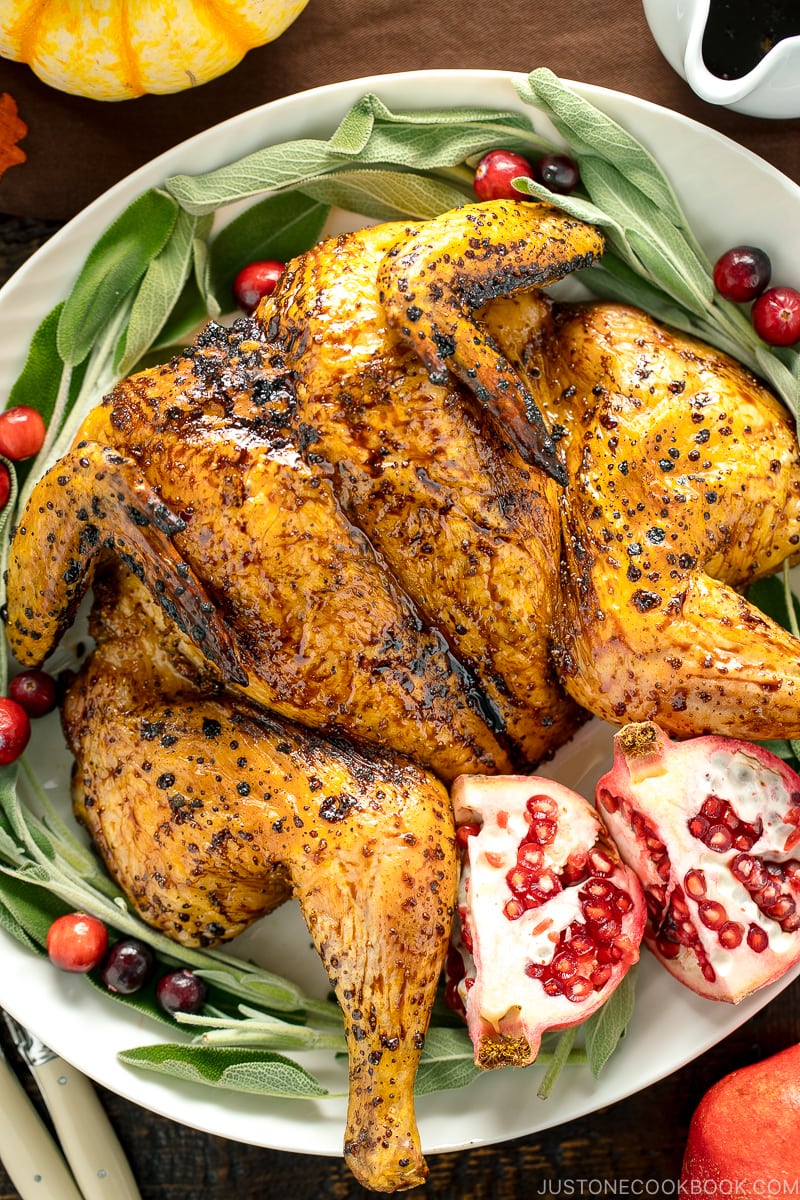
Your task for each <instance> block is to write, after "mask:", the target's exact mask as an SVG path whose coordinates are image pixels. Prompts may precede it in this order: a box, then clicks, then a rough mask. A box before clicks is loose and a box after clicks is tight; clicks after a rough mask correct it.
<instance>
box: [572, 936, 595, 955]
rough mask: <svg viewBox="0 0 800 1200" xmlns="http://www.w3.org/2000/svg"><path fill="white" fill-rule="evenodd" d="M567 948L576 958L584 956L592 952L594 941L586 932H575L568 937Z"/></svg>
mask: <svg viewBox="0 0 800 1200" xmlns="http://www.w3.org/2000/svg"><path fill="white" fill-rule="evenodd" d="M569 948H570V950H571V951H572V953H573V954H575V955H577V957H578V958H586V957H587V955H589V954H594V942H593V941H592V939H591V938H590V937H589V935H588V933H576V934H575V936H574V937H573V938H571V939H570V943H569Z"/></svg>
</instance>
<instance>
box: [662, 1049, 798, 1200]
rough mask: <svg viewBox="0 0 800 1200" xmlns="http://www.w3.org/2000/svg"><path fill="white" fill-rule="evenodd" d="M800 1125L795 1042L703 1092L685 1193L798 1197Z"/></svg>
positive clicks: (745, 1198) (746, 1199) (746, 1198)
mask: <svg viewBox="0 0 800 1200" xmlns="http://www.w3.org/2000/svg"><path fill="white" fill-rule="evenodd" d="M798 1130H800V1046H792V1047H790V1049H788V1050H782V1051H781V1052H780V1053H779V1054H774V1055H773V1056H772V1057H771V1058H767V1059H765V1060H764V1061H763V1062H758V1063H754V1064H753V1065H752V1066H749V1067H741V1068H740V1069H739V1070H738V1071H732V1072H731V1074H730V1075H726V1076H725V1078H724V1079H720V1081H719V1082H718V1083H715V1084H714V1086H713V1087H712V1088H710V1089H709V1090H708V1091H707V1092H706V1094H705V1096H704V1097H703V1099H702V1100H701V1101H700V1104H699V1105H698V1107H697V1109H696V1111H695V1113H694V1115H693V1117H692V1120H691V1124H690V1126H689V1139H688V1142H687V1146H686V1153H685V1155H684V1159H683V1170H682V1173H681V1184H682V1185H683V1190H682V1191H681V1195H684V1194H685V1195H687V1196H692V1195H703V1196H707V1195H722V1194H725V1195H728V1196H738V1197H741V1198H742V1200H755V1197H759V1198H761V1197H764V1196H783V1195H786V1196H788V1195H795V1194H796V1191H795V1190H794V1189H796V1188H797V1183H798V1180H800V1138H799V1137H798ZM713 1184H718V1185H719V1186H718V1187H717V1188H713V1187H712V1185H713ZM700 1185H707V1186H702V1187H701V1186H700ZM782 1185H784V1186H782ZM723 1188H724V1189H725V1191H724V1193H723Z"/></svg>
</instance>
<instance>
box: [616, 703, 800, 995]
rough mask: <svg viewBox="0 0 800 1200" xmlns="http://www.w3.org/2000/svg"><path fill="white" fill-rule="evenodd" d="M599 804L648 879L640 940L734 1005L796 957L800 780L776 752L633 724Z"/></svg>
mask: <svg viewBox="0 0 800 1200" xmlns="http://www.w3.org/2000/svg"><path fill="white" fill-rule="evenodd" d="M597 806H598V809H599V810H600V812H601V813H602V814H603V817H604V819H605V821H606V824H607V825H608V828H609V831H610V833H611V836H612V837H613V838H614V840H615V842H616V843H617V846H618V847H619V851H620V854H621V855H622V857H623V858H624V860H625V861H626V862H627V863H628V865H629V866H631V867H632V868H633V870H634V871H636V873H637V874H638V876H639V878H640V879H641V881H642V884H643V886H644V890H645V896H646V899H647V910H648V919H647V926H646V928H645V942H646V944H647V946H648V947H649V948H650V950H652V952H653V953H654V954H655V955H656V957H657V958H658V959H660V961H661V962H662V963H663V964H664V966H665V967H666V968H667V970H668V971H670V972H671V973H672V974H673V975H674V976H675V977H676V979H679V980H680V981H681V983H684V984H686V985H687V987H690V988H692V989H693V991H695V992H698V993H699V994H700V995H701V996H708V997H709V998H710V999H712V1000H727V1001H730V1002H732V1003H736V1002H738V1001H739V1000H742V999H744V997H745V996H748V995H750V994H751V993H752V992H754V991H756V990H757V989H758V988H761V987H763V986H764V985H765V984H767V983H771V982H772V981H773V980H775V979H777V978H779V976H781V975H782V974H783V973H784V972H785V971H786V970H788V968H789V967H791V966H793V964H794V963H796V962H797V961H798V960H799V959H800V910H799V909H798V905H800V857H798V853H800V845H798V843H800V777H798V776H797V775H796V774H795V773H794V772H793V771H791V770H790V769H789V768H788V767H787V766H786V764H785V763H784V762H782V761H781V760H780V759H779V758H776V757H775V755H773V754H771V753H770V752H769V751H767V750H765V749H763V747H761V746H756V745H753V744H751V743H749V742H742V741H738V740H735V739H733V738H723V737H710V736H709V737H698V738H692V739H690V740H689V741H686V742H673V741H671V740H670V739H669V738H668V737H667V735H666V734H665V733H664V732H663V730H661V729H660V728H659V727H658V726H657V725H655V724H653V723H652V722H649V721H648V722H643V723H641V724H633V725H626V726H624V728H623V729H621V730H620V732H619V733H618V734H617V735H616V737H615V739H614V765H613V767H612V769H611V770H610V771H609V772H608V773H607V774H606V775H604V776H603V778H602V779H601V780H600V781H599V782H598V785H597Z"/></svg>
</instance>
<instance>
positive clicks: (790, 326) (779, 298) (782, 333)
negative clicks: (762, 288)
mask: <svg viewBox="0 0 800 1200" xmlns="http://www.w3.org/2000/svg"><path fill="white" fill-rule="evenodd" d="M750 315H751V319H752V322H753V328H754V329H755V331H756V333H757V334H758V336H759V337H760V338H762V339H763V340H764V341H765V342H766V343H767V345H768V346H793V345H794V343H795V342H796V341H798V340H800V292H798V291H797V290H796V289H795V288H791V287H774V288H769V289H768V290H767V291H766V292H762V293H761V295H760V296H759V297H758V299H757V300H756V302H755V303H754V305H753V308H752V312H751V314H750Z"/></svg>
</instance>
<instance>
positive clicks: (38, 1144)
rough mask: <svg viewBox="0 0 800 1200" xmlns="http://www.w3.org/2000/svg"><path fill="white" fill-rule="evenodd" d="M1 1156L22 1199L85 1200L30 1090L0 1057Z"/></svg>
mask: <svg viewBox="0 0 800 1200" xmlns="http://www.w3.org/2000/svg"><path fill="white" fill-rule="evenodd" d="M0 1107H2V1116H0V1159H2V1162H3V1166H4V1167H5V1169H6V1171H7V1172H8V1174H9V1176H10V1178H11V1182H12V1183H13V1184H14V1187H15V1188H16V1189H17V1191H18V1192H19V1194H20V1196H21V1198H22V1200H34V1197H38V1198H39V1200H82V1198H81V1194H80V1192H79V1191H78V1189H77V1187H76V1186H75V1181H74V1180H73V1178H72V1176H71V1175H70V1173H69V1170H68V1169H67V1165H66V1163H65V1162H64V1159H63V1158H62V1157H61V1154H60V1153H59V1151H58V1148H57V1146H56V1144H55V1142H54V1141H53V1139H52V1138H51V1136H50V1134H49V1133H48V1131H47V1128H46V1127H45V1124H44V1122H43V1121H42V1119H41V1117H40V1116H39V1114H38V1113H37V1111H36V1109H35V1108H34V1106H33V1104H32V1103H31V1100H30V1098H29V1096H28V1093H27V1092H26V1091H25V1089H24V1087H23V1086H22V1084H21V1083H20V1082H19V1080H18V1079H17V1077H16V1075H15V1074H14V1072H13V1071H12V1070H11V1067H10V1066H9V1065H8V1063H7V1062H6V1060H5V1058H2V1057H0Z"/></svg>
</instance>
